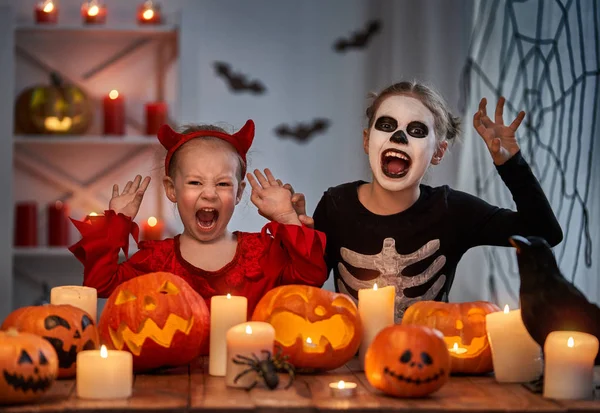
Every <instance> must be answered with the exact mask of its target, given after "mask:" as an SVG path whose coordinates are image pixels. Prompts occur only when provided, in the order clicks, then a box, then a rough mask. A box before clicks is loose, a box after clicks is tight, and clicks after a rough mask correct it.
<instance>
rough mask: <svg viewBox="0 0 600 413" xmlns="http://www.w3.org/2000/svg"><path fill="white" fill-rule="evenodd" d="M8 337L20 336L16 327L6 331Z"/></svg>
mask: <svg viewBox="0 0 600 413" xmlns="http://www.w3.org/2000/svg"><path fill="white" fill-rule="evenodd" d="M6 335H7V336H9V337H17V336H18V335H19V330H17V329H16V328H14V327H11V328H9V329H8V330H7V331H6Z"/></svg>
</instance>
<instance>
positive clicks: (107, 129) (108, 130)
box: [103, 89, 125, 135]
mask: <svg viewBox="0 0 600 413" xmlns="http://www.w3.org/2000/svg"><path fill="white" fill-rule="evenodd" d="M103 103H104V104H103V107H104V134H105V135H125V99H124V98H123V95H121V94H119V92H118V91H117V90H114V89H113V90H111V91H110V93H109V94H108V96H105V97H104V102H103Z"/></svg>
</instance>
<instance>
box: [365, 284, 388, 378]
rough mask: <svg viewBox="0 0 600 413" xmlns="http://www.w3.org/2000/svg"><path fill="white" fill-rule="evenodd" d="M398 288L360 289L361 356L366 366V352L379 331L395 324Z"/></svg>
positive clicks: (375, 285)
mask: <svg viewBox="0 0 600 413" xmlns="http://www.w3.org/2000/svg"><path fill="white" fill-rule="evenodd" d="M395 299H396V288H395V287H394V286H389V287H383V288H377V284H374V285H373V288H372V289H370V288H368V289H362V290H359V291H358V314H359V315H360V320H361V322H362V328H363V335H362V337H363V338H362V342H361V344H360V350H359V353H358V354H359V358H360V363H361V366H364V360H365V354H366V353H367V349H368V348H369V346H370V345H371V342H372V341H373V340H374V339H375V336H376V335H377V333H379V332H380V331H381V330H383V329H384V328H385V327H387V326H390V325H393V324H394V302H395Z"/></svg>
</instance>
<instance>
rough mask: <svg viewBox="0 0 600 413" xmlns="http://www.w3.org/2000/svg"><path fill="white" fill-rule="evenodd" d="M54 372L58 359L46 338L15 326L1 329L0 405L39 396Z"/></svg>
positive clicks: (53, 375)
mask: <svg viewBox="0 0 600 413" xmlns="http://www.w3.org/2000/svg"><path fill="white" fill-rule="evenodd" d="M57 373H58V358H57V357H56V352H55V351H54V349H53V348H52V345H50V343H48V342H47V341H46V340H44V339H43V338H41V337H38V336H36V335H35V334H30V333H19V332H17V330H16V329H11V330H9V331H0V404H3V403H20V402H29V401H33V400H35V399H37V398H39V397H40V396H41V395H42V394H44V392H45V391H46V390H48V389H49V388H50V385H51V384H52V382H53V381H54V379H55V378H56V375H57Z"/></svg>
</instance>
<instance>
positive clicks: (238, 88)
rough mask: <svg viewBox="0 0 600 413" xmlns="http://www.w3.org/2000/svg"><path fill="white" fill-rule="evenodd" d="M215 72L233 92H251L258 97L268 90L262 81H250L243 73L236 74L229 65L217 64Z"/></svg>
mask: <svg viewBox="0 0 600 413" xmlns="http://www.w3.org/2000/svg"><path fill="white" fill-rule="evenodd" d="M215 71H216V72H217V75H219V76H221V77H223V78H224V79H225V80H226V81H227V84H228V86H229V88H230V89H231V90H232V91H233V92H236V93H237V92H244V91H249V92H252V93H254V94H256V95H262V94H263V93H265V91H266V90H267V89H266V88H265V86H264V85H263V84H262V83H261V82H260V80H252V81H250V80H248V78H247V77H246V76H245V75H243V74H241V73H234V72H232V71H231V68H230V66H229V64H228V63H225V62H215Z"/></svg>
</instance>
